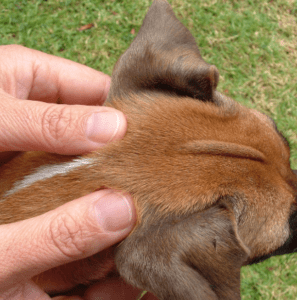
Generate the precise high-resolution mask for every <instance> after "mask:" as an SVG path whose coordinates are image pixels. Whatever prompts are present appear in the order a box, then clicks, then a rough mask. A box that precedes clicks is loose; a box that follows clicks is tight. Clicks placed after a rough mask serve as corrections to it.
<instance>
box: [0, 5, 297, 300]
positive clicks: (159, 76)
mask: <svg viewBox="0 0 297 300" xmlns="http://www.w3.org/2000/svg"><path fill="white" fill-rule="evenodd" d="M217 84H218V71H217V69H216V68H215V67H214V66H210V65H208V64H207V63H206V62H205V61H203V59H202V58H201V56H200V53H199V50H198V48H197V46H196V43H195V39H194V38H193V37H192V35H191V34H190V33H189V31H188V30H187V29H186V28H185V27H184V26H183V25H182V24H181V23H180V22H179V21H178V20H177V19H176V18H175V16H174V14H173V12H172V10H171V8H170V6H169V5H168V3H167V2H166V1H165V0H155V2H154V3H153V5H152V7H151V8H150V10H149V12H148V14H147V16H146V18H145V20H144V24H143V26H142V28H141V29H140V31H139V34H138V36H137V37H136V38H135V40H134V41H133V43H132V45H131V46H130V48H129V49H128V50H127V51H126V52H125V53H124V54H123V55H122V57H121V58H120V59H119V61H118V62H117V64H116V66H115V69H114V72H113V77H112V86H111V91H110V93H109V97H108V101H107V104H106V105H108V106H112V107H115V108H117V109H119V110H121V111H123V112H124V114H125V115H126V116H127V120H128V131H127V134H126V136H125V137H124V139H123V140H121V141H118V142H115V143H112V144H109V145H107V146H106V147H104V148H101V149H99V150H98V151H96V152H93V153H90V154H87V155H86V157H94V158H95V159H96V165H95V166H92V168H86V167H80V168H77V169H75V170H73V171H71V172H69V173H68V174H67V175H66V176H65V175H57V176H55V177H53V178H51V179H46V180H44V181H39V182H37V183H35V184H33V185H31V186H30V187H28V188H24V189H22V190H20V191H19V192H16V193H14V194H13V195H11V196H8V197H6V198H5V201H3V202H0V223H2V224H5V223H10V222H15V221H18V220H22V219H26V218H30V217H33V216H37V215H40V214H42V213H44V212H46V211H49V210H51V209H54V208H56V207H58V206H60V205H62V204H63V203H65V202H67V201H70V200H72V199H75V198H78V197H80V196H83V195H86V194H88V193H90V192H92V191H94V190H96V189H98V188H100V187H102V186H105V187H109V188H113V189H119V190H123V191H127V192H129V193H130V194H131V195H132V196H133V199H134V202H135V206H136V209H137V212H138V223H137V226H136V227H135V229H134V230H133V232H132V233H131V234H130V235H129V237H128V238H126V239H125V240H124V241H123V242H122V243H121V244H120V245H119V246H118V247H116V248H115V251H114V249H113V248H111V249H109V250H106V251H104V252H103V253H99V254H97V255H96V256H93V257H92V258H89V259H88V260H83V261H79V262H74V263H72V264H69V265H67V266H63V267H60V268H56V269H53V270H49V271H48V272H46V273H45V274H42V275H41V276H39V277H38V278H36V281H37V282H38V283H39V284H40V285H41V286H43V287H44V288H45V289H46V290H47V291H49V292H57V291H54V290H53V289H52V287H51V286H50V285H49V283H48V282H47V281H46V278H48V277H49V276H52V278H54V277H58V278H60V279H59V280H58V281H59V282H61V287H60V290H63V289H68V288H71V287H72V286H75V285H77V284H79V283H84V284H88V283H90V282H91V281H93V280H99V279H100V278H102V277H105V276H107V275H108V273H109V272H113V271H114V257H115V264H116V268H117V271H118V272H119V274H120V275H121V276H122V277H123V278H124V279H125V280H126V281H127V282H129V283H131V284H133V285H134V286H136V287H139V288H143V289H146V290H148V291H151V292H152V293H154V294H155V295H156V296H157V297H158V298H159V299H161V300H162V299H170V300H174V299H178V300H183V299H187V300H190V299H240V292H239V288H240V267H241V266H242V265H245V264H248V263H253V262H255V261H258V260H261V259H263V258H267V257H269V256H271V255H275V254H282V253H289V252H294V251H296V249H297V241H296V240H297V236H296V232H297V230H296V227H297V221H296V219H297V205H296V193H297V177H296V175H295V174H294V173H293V171H292V170H291V169H290V164H289V158H290V149H289V147H288V144H287V142H286V141H285V139H284V138H283V136H282V135H281V134H280V133H279V132H278V131H277V129H276V127H275V125H274V123H273V122H272V121H271V120H270V119H269V118H268V117H266V116H265V115H262V114H260V113H258V112H256V111H254V110H251V109H248V108H245V107H243V106H241V105H239V104H238V103H236V102H234V101H233V100H232V99H230V98H228V97H226V96H223V95H222V94H220V93H219V92H217V91H216V90H215V89H216V86H217ZM73 158H74V157H66V156H59V155H54V154H48V153H37V152H28V153H23V154H21V155H20V156H19V157H17V158H16V159H14V160H13V161H12V162H10V163H8V164H7V165H5V166H3V168H2V170H1V177H0V197H1V195H2V196H3V195H4V193H5V191H7V190H9V189H11V187H12V186H13V183H14V182H16V181H18V180H20V179H21V178H23V177H24V176H25V175H27V174H30V173H32V172H33V171H34V170H35V169H36V167H38V166H40V165H44V164H47V165H48V164H56V163H59V162H66V161H71V160H72V159H73ZM40 195H42V197H40ZM81 266H84V267H81ZM74 270H75V271H74ZM63 278H64V279H63ZM65 278H66V280H65Z"/></svg>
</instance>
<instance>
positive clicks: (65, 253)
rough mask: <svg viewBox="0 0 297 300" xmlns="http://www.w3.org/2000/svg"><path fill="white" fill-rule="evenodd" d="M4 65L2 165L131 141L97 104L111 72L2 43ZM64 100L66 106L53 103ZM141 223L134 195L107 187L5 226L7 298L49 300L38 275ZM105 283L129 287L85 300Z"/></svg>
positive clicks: (0, 268) (2, 262)
mask: <svg viewBox="0 0 297 300" xmlns="http://www.w3.org/2000/svg"><path fill="white" fill-rule="evenodd" d="M0 62H1V68H0V116H1V117H0V164H1V162H2V163H4V162H6V161H7V160H8V159H9V158H10V157H11V154H12V151H27V150H43V151H48V152H55V153H60V154H80V153H84V152H88V151H92V150H95V149H97V148H98V147H100V146H103V145H104V144H106V143H108V142H110V141H114V140H116V139H120V138H122V137H123V136H124V134H125V132H126V127H127V123H126V119H125V117H124V115H123V114H122V113H121V112H119V111H116V110H115V109H112V108H107V107H100V106H96V105H98V104H102V103H103V102H104V100H105V98H106V96H107V93H108V90H109V85H110V79H109V77H108V76H107V75H105V74H103V73H100V72H97V71H95V70H93V69H90V68H88V67H86V66H83V65H80V64H77V63H74V62H71V61H68V60H65V59H62V58H58V57H54V56H51V55H47V54H45V53H42V52H39V51H35V50H31V49H28V48H24V47H21V46H1V47H0ZM28 99H30V100H28ZM58 99H60V101H61V103H62V104H54V103H55V102H56V101H57V100H58ZM31 100H37V101H31ZM67 104H68V105H67ZM69 104H71V105H69ZM78 104H83V105H78ZM94 112H95V113H98V114H96V116H95V115H94ZM90 117H91V118H90ZM89 118H90V119H89ZM92 125H93V127H92ZM135 220H136V215H135V210H134V206H133V202H132V200H131V198H130V196H129V195H123V194H121V193H118V192H115V191H110V190H101V191H97V192H94V193H92V194H90V195H87V196H85V197H82V198H80V199H77V200H74V201H72V202H69V203H66V204H65V205H63V206H61V207H59V208H57V209H55V210H53V211H50V212H48V213H46V214H44V215H42V216H38V217H35V218H32V219H29V220H24V221H21V222H17V223H12V224H7V225H1V226H0V228H1V229H0V239H1V243H0V299H6V300H11V299H14V300H17V299H22V300H27V299H30V300H34V299H39V300H43V299H49V296H48V295H47V294H46V293H45V292H44V291H43V290H42V289H41V288H40V287H39V286H38V285H36V284H35V283H34V282H33V281H32V280H31V278H32V277H34V276H36V275H38V274H40V273H42V272H44V271H46V270H48V269H51V268H54V267H56V266H59V265H63V264H66V263H68V262H71V261H75V260H78V259H83V258H85V257H88V256H91V255H93V254H94V253H97V252H100V251H101V250H103V249H106V248H108V247H110V246H111V245H113V244H115V243H117V242H119V241H120V240H122V239H123V238H124V237H125V236H127V235H128V233H129V232H130V231H131V229H132V228H133V226H134V224H135ZM66 280H67V279H66ZM106 284H107V286H110V284H112V285H114V286H115V288H114V289H113V291H112V292H113V293H115V292H116V291H117V290H122V287H123V285H121V287H119V286H118V284H117V283H116V282H114V281H112V282H111V283H110V282H107V283H105V285H104V284H103V285H101V286H99V287H96V286H94V287H91V288H90V290H89V292H87V293H86V297H87V298H85V299H88V300H93V299H98V298H94V297H97V296H96V294H95V293H96V292H99V293H101V292H102V293H105V291H106V288H105V287H106ZM125 289H126V294H127V298H124V297H122V298H121V299H131V297H130V295H131V293H135V291H136V290H135V289H133V288H131V287H128V288H127V286H126V285H125ZM130 291H131V293H130ZM137 292H138V291H137ZM102 293H101V294H102ZM103 297H106V299H118V298H117V297H116V298H112V297H113V296H112V295H111V297H109V295H107V294H106V293H105V296H103ZM58 298H59V299H62V298H61V297H57V298H56V299H58ZM63 298H64V297H63ZM64 299H66V298H64ZM67 299H72V298H68V297H67ZM73 299H78V298H73ZM102 299H105V298H102Z"/></svg>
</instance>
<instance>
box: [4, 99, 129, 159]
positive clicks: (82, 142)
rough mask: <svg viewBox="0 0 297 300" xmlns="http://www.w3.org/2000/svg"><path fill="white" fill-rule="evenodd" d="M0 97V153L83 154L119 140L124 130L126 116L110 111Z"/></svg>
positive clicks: (107, 108) (125, 127) (105, 108)
mask: <svg viewBox="0 0 297 300" xmlns="http://www.w3.org/2000/svg"><path fill="white" fill-rule="evenodd" d="M1 97H2V99H3V98H4V99H5V100H3V101H0V116H1V117H0V152H1V151H29V150H42V151H47V152H54V153H59V154H82V153H85V152H89V151H93V150H96V149H97V148H98V147H101V146H102V145H105V144H106V143H109V142H111V141H114V140H118V139H121V138H122V137H123V136H124V135H125V132H126V129H127V122H126V118H125V116H124V115H123V113H121V112H120V111H117V110H115V109H113V108H109V107H100V106H97V107H94V106H79V105H58V104H48V103H43V102H36V101H29V100H18V99H15V98H13V97H11V96H9V95H7V94H5V95H3V94H2V95H1V94H0V98H1Z"/></svg>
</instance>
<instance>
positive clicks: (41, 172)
mask: <svg viewBox="0 0 297 300" xmlns="http://www.w3.org/2000/svg"><path fill="white" fill-rule="evenodd" d="M93 162H94V158H86V157H81V158H76V159H73V160H72V161H70V162H66V163H60V164H54V165H44V166H41V167H39V168H37V169H35V170H34V173H32V174H30V175H27V176H25V177H24V178H23V179H22V180H18V181H17V182H15V183H14V185H13V186H12V188H11V189H10V190H9V191H7V192H5V193H4V195H3V198H5V197H8V196H10V195H12V194H14V193H16V192H18V191H20V190H22V189H24V188H26V187H29V186H30V185H32V184H34V183H36V182H38V181H43V180H45V179H49V178H52V177H54V176H56V175H66V174H67V173H69V172H70V171H73V170H74V169H76V168H78V167H81V166H88V167H89V166H91V165H92V163H93ZM4 200H5V199H1V200H0V202H1V201H4Z"/></svg>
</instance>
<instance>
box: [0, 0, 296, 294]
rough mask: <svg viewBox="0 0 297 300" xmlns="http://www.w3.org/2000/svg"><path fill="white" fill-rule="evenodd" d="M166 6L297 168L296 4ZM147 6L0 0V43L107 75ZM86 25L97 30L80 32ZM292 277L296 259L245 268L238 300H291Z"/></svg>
mask: <svg viewBox="0 0 297 300" xmlns="http://www.w3.org/2000/svg"><path fill="white" fill-rule="evenodd" d="M169 1H170V0H169ZM170 2H171V4H172V6H173V8H174V11H175V12H176V14H177V16H178V18H179V19H180V20H181V21H182V22H183V23H184V24H185V25H186V26H187V27H188V28H189V29H190V30H191V32H192V33H193V35H194V36H195V38H196V40H197V43H198V45H199V46H200V50H201V53H202V56H203V57H204V58H205V60H206V61H208V62H209V63H212V64H215V65H216V66H217V67H218V69H219V71H220V83H219V87H218V89H219V90H220V91H222V92H224V93H226V94H228V95H229V96H231V97H233V98H234V99H235V100H237V101H239V102H241V103H243V104H245V105H247V106H249V107H253V108H256V109H258V110H260V111H262V112H264V113H266V114H268V115H269V116H271V117H272V118H273V119H274V120H275V121H276V123H277V125H278V128H279V130H280V131H281V132H283V134H284V135H285V136H286V137H287V138H288V140H289V142H290V145H291V149H292V155H291V164H292V167H293V168H297V83H296V79H297V76H296V74H297V42H296V41H297V17H296V16H297V2H296V1H295V0H287V1H285V0H274V1H253V0H246V1H237V0H233V1H232V0H225V1H222V0H221V1H220V0H211V1H204V0H203V1H202V0H171V1H170ZM150 3H151V2H150V1H148V0H125V1H112V0H106V1H105V0H102V1H100V0H93V1H90V0H84V1H74V0H65V1H58V0H49V1H41V0H39V1H32V0H31V1H25V0H23V1H14V0H2V1H1V3H0V43H1V44H12V43H15V44H22V45H24V46H27V47H30V48H34V49H37V50H41V51H44V52H47V53H50V54H54V55H58V56H62V57H65V58H68V59H71V60H74V61H77V62H79V63H82V64H85V65H88V66H90V67H92V68H95V69H98V70H101V71H103V72H105V73H107V74H111V72H112V68H113V65H114V64H115V62H116V60H117V58H118V57H119V55H120V54H121V53H123V51H124V50H125V49H126V48H127V47H128V45H129V44H130V43H131V41H132V40H133V38H134V37H135V34H132V33H131V31H132V29H134V30H135V31H136V32H137V31H138V29H139V27H140V25H141V23H142V20H143V18H144V15H145V12H146V10H147V8H148V7H149V5H150ZM89 23H93V24H94V27H93V28H91V29H89V30H85V31H81V32H80V31H78V30H77V29H78V28H79V27H80V26H82V25H85V24H89ZM132 32H133V31H132ZM296 274H297V254H294V255H286V256H283V257H276V258H273V259H270V260H268V261H266V262H264V263H261V264H258V265H255V266H251V267H244V268H243V269H242V298H243V299H265V300H266V299H282V300H283V299H296V296H297V283H296V282H297V280H296V279H297V275H296Z"/></svg>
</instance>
